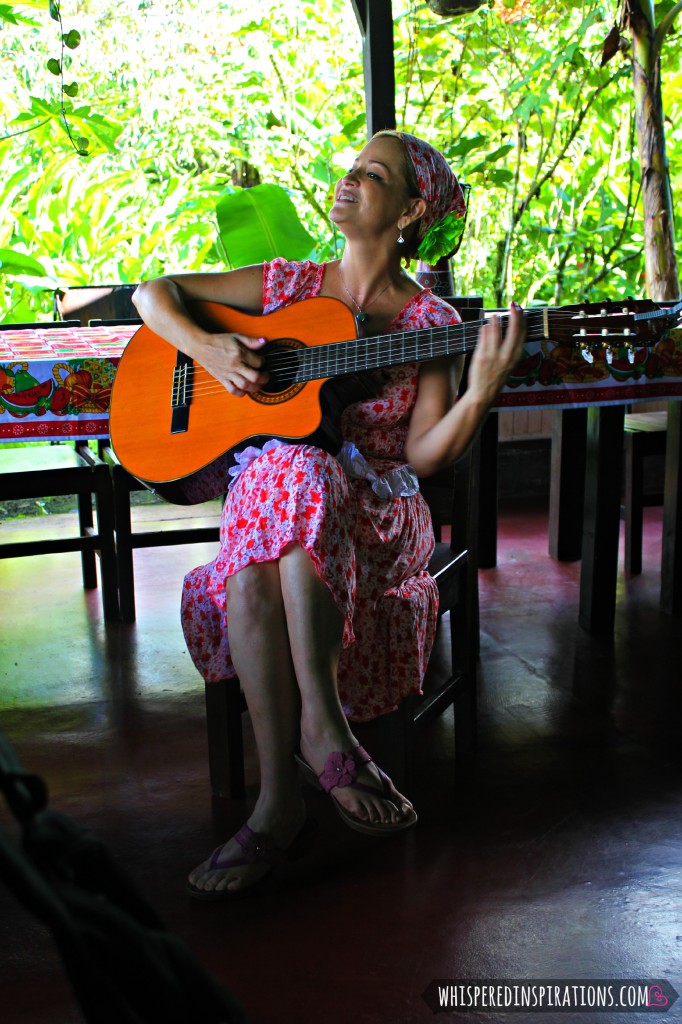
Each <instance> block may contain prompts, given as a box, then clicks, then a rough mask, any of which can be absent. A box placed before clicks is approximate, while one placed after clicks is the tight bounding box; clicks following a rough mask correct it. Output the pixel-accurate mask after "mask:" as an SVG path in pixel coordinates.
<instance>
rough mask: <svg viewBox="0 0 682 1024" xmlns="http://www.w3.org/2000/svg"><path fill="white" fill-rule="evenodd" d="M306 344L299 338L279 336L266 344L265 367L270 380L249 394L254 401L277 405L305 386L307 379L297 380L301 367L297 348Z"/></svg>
mask: <svg viewBox="0 0 682 1024" xmlns="http://www.w3.org/2000/svg"><path fill="white" fill-rule="evenodd" d="M304 348H305V345H304V344H303V342H302V341H299V340H298V339H297V338H277V340H276V341H270V342H268V344H267V345H266V346H265V350H264V351H265V368H266V370H267V371H268V373H269V374H270V380H269V381H268V383H267V384H266V385H265V387H263V388H261V390H260V391H256V392H254V393H253V394H249V398H252V399H253V401H254V402H258V403H259V404H261V405H277V404H279V403H280V402H288V401H289V399H291V398H294V396H295V395H297V394H298V393H299V391H302V390H303V388H304V387H305V383H306V382H305V381H298V380H296V376H297V374H298V371H299V368H300V362H301V361H300V359H299V358H298V355H297V354H296V349H304Z"/></svg>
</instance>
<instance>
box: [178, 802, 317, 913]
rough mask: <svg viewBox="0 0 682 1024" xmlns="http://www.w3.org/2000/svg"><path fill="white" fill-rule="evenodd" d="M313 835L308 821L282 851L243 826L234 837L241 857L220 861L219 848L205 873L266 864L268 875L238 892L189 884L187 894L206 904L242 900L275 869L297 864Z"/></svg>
mask: <svg viewBox="0 0 682 1024" xmlns="http://www.w3.org/2000/svg"><path fill="white" fill-rule="evenodd" d="M315 831H316V827H315V822H314V821H313V819H312V818H308V819H307V820H306V821H305V823H304V825H303V827H302V829H301V831H300V832H299V833H298V835H297V836H296V838H295V839H294V841H293V842H292V844H291V846H289V848H288V849H287V850H282V849H280V848H279V847H278V846H275V844H274V842H273V841H272V839H271V837H270V836H269V835H267V833H265V832H254V831H253V829H252V828H251V827H250V826H249V825H242V827H241V828H240V829H239V831H238V832H237V833H236V835H235V836H234V839H235V841H236V842H237V843H238V844H239V846H240V847H241V849H242V855H241V856H240V855H239V854H237V855H236V856H235V857H228V858H227V859H226V860H223V861H221V859H220V854H221V852H222V849H223V848H222V846H219V847H218V848H217V849H215V850H214V851H213V854H212V855H211V859H210V861H209V864H208V870H209V871H223V870H225V869H226V868H240V867H244V866H246V865H248V864H267V865H268V869H267V871H266V872H265V873H264V874H263V875H261V877H260V878H258V879H257V880H256V881H255V882H252V883H251V885H244V886H239V888H237V889H218V890H215V889H213V890H210V889H201V888H199V886H197V885H193V884H192V883H191V882H188V883H187V892H188V893H189V895H190V896H191V897H192V898H193V899H195V900H203V901H204V902H207V903H208V902H213V903H218V902H229V901H230V900H237V899H243V898H244V897H245V896H252V895H253V894H254V893H255V892H257V891H258V889H259V888H260V887H261V886H262V885H263V884H264V883H265V882H266V881H267V879H268V878H269V877H270V875H271V874H272V873H273V871H274V870H275V868H277V867H280V866H281V865H283V864H287V863H291V862H292V861H295V860H298V858H299V857H302V856H303V855H304V854H305V853H307V852H308V850H309V849H310V848H311V846H312V843H313V839H314V834H315Z"/></svg>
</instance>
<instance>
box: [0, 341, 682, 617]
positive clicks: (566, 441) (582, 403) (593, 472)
mask: <svg viewBox="0 0 682 1024" xmlns="http://www.w3.org/2000/svg"><path fill="white" fill-rule="evenodd" d="M135 330H136V328H135V327H134V326H132V327H131V326H128V327H78V328H69V329H63V330H60V331H49V330H45V331H40V330H30V331H2V330H1V329H0V442H3V441H5V442H7V441H22V440H23V441H25V440H34V441H58V440H67V439H70V440H83V439H90V438H105V437H107V436H108V433H109V397H110V394H111V385H112V383H113V379H114V376H115V373H116V366H117V365H118V361H119V358H120V356H121V354H122V352H123V350H124V348H125V345H126V344H127V342H128V341H129V339H130V337H131V336H132V334H133V333H134V331H135ZM653 399H670V400H671V401H670V404H669V409H670V411H669V416H668V437H667V456H666V484H665V510H664V523H663V559H662V567H661V607H662V608H663V609H664V610H665V611H666V612H669V613H671V614H679V613H680V611H681V610H682V564H681V563H682V551H681V548H682V522H681V521H680V520H681V518H682V472H681V464H680V459H681V456H682V443H681V439H680V401H679V400H680V399H682V330H677V331H673V332H671V337H670V338H668V339H666V340H665V341H662V342H660V343H659V344H657V345H656V346H654V347H652V348H651V349H648V350H644V351H640V352H638V353H637V355H636V358H635V361H634V362H633V363H632V364H630V363H628V362H627V361H626V362H622V361H621V364H619V365H616V366H613V365H609V364H608V363H607V362H606V359H605V356H604V353H598V354H597V355H595V358H594V361H593V362H592V363H588V362H586V361H585V359H584V358H583V357H582V355H581V354H580V352H579V351H577V350H570V351H569V350H567V349H565V348H560V347H559V346H555V345H554V344H553V343H552V342H549V341H538V342H532V343H529V344H527V346H526V351H525V354H524V358H523V359H522V361H521V362H520V363H519V366H518V367H517V368H516V369H515V371H514V373H513V374H512V375H511V376H510V378H509V382H508V384H507V386H506V387H505V389H504V391H503V392H502V394H501V395H500V398H499V401H498V403H497V408H498V409H509V408H515V407H516V408H536V409H537V408H552V409H554V410H556V411H557V416H556V417H555V421H556V428H555V435H554V438H553V446H552V461H553V473H552V495H551V502H550V505H551V508H550V554H551V555H552V556H553V557H556V558H562V559H571V558H577V557H581V558H582V569H581V586H580V608H579V621H580V623H581V625H582V626H584V628H585V629H588V630H590V631H593V632H607V631H610V630H612V629H613V621H614V615H615V595H616V576H617V562H618V535H619V521H620V490H621V474H622V451H623V416H624V410H625V406H626V405H630V404H633V403H638V402H643V401H651V400H653ZM483 459H484V463H485V467H486V469H485V472H484V473H482V474H481V478H482V479H481V490H482V494H481V505H482V507H483V508H487V509H488V510H489V515H488V517H487V520H486V519H484V521H483V523H482V529H481V552H480V554H481V557H480V564H481V565H482V566H486V565H491V564H492V565H494V564H495V556H494V551H493V553H492V561H491V550H490V548H491V541H490V538H491V537H492V539H493V545H492V546H494V545H495V544H496V529H497V520H496V503H497V490H496V461H497V429H496V417H495V415H493V416H492V417H491V418H490V420H489V422H488V424H487V425H486V428H485V430H484V439H483ZM486 488H487V491H486ZM486 545H487V547H486Z"/></svg>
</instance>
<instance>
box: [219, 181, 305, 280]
mask: <svg viewBox="0 0 682 1024" xmlns="http://www.w3.org/2000/svg"><path fill="white" fill-rule="evenodd" d="M216 216H217V218H218V230H219V233H220V241H221V244H222V246H223V249H224V251H225V258H226V262H227V264H228V266H230V267H246V266H249V265H250V264H252V263H258V262H259V261H262V260H273V259H275V257H276V256H284V258H285V259H288V260H303V259H305V258H306V257H307V256H309V255H310V253H311V252H312V250H313V249H314V247H315V242H314V239H313V238H311V236H310V235H309V234H308V232H307V231H306V230H305V228H304V227H303V225H302V224H301V222H300V220H299V218H298V214H297V212H296V207H295V206H294V204H293V203H292V201H291V199H290V198H289V196H288V195H287V194H286V192H285V191H284V189H283V188H280V186H279V185H269V184H267V183H266V184H264V185H254V186H253V187H252V188H240V189H238V190H237V191H229V192H226V193H225V194H224V195H222V196H220V198H219V199H218V202H217V204H216Z"/></svg>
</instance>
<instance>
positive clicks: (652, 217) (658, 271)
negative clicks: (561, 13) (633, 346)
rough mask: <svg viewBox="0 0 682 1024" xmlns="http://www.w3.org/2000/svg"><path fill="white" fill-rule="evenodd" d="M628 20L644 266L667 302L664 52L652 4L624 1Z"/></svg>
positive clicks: (670, 275)
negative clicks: (662, 71) (640, 189)
mask: <svg viewBox="0 0 682 1024" xmlns="http://www.w3.org/2000/svg"><path fill="white" fill-rule="evenodd" d="M623 21H624V24H626V25H629V28H630V31H631V33H632V48H633V60H632V68H633V77H634V82H633V85H634V95H635V118H636V127H637V144H638V147H639V160H640V167H641V176H642V201H643V204H644V265H645V273H646V285H647V291H648V293H649V297H650V298H652V299H654V300H656V301H659V302H660V301H662V300H665V299H677V298H679V295H680V282H679V279H678V271H677V259H676V257H675V234H674V227H673V208H672V195H671V191H670V175H669V172H668V159H667V156H666V151H665V128H664V122H663V99H662V96H661V55H660V46H659V45H658V42H657V40H656V38H655V34H654V32H655V21H654V9H653V3H651V2H650V0H625V4H624V7H623Z"/></svg>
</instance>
